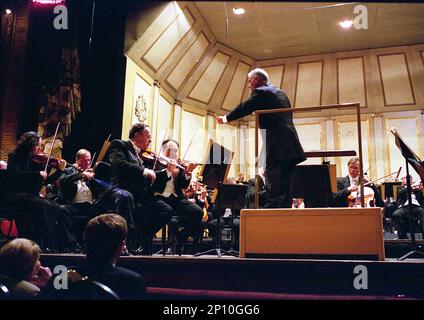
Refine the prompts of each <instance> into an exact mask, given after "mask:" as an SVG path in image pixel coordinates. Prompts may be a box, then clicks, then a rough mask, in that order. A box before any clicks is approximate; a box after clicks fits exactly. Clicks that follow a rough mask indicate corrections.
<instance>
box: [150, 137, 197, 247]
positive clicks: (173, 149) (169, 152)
mask: <svg viewBox="0 0 424 320" xmlns="http://www.w3.org/2000/svg"><path fill="white" fill-rule="evenodd" d="M178 148H179V144H178V142H177V141H175V140H171V139H168V140H165V141H164V142H163V143H162V150H163V153H164V155H165V157H166V158H169V159H170V161H169V162H168V164H167V167H166V169H163V170H161V171H158V172H157V174H156V181H155V184H154V189H155V194H156V197H157V198H158V199H160V200H162V201H163V202H165V203H166V204H168V205H169V206H170V207H171V208H172V209H173V210H174V214H175V216H176V218H177V220H178V223H176V220H174V219H173V220H172V222H173V223H171V224H170V225H169V232H168V246H169V245H171V241H172V239H173V237H174V236H178V241H177V253H178V254H181V253H182V247H183V245H184V242H185V240H186V239H187V238H188V237H189V236H192V237H193V243H194V244H197V242H198V240H199V238H200V237H201V233H202V217H203V210H202V208H200V207H199V206H198V205H197V204H196V203H194V202H192V201H190V200H188V199H187V197H186V196H185V195H184V194H183V191H182V189H186V188H187V187H188V186H189V185H190V180H191V174H192V171H193V170H194V168H196V166H197V165H196V164H193V163H189V164H188V165H187V167H186V168H184V167H182V166H180V165H179V166H178V167H177V166H176V164H177V162H176V160H177V159H178ZM178 226H181V227H183V230H182V231H181V232H180V233H178V232H177V231H178V230H177V228H178ZM177 234H178V235H177ZM194 247H195V248H194V251H196V246H194Z"/></svg>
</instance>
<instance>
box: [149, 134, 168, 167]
mask: <svg viewBox="0 0 424 320" xmlns="http://www.w3.org/2000/svg"><path fill="white" fill-rule="evenodd" d="M167 134H168V129H166V130H165V134H164V136H163V139H162V142H161V144H160V148H159V152H158V154H157V157H156V159H155V163H154V164H153V169H152V170H153V171H154V170H155V168H156V164H157V163H158V159H159V157H160V153H161V152H162V147H163V142H164V141H165V138H166V135H167Z"/></svg>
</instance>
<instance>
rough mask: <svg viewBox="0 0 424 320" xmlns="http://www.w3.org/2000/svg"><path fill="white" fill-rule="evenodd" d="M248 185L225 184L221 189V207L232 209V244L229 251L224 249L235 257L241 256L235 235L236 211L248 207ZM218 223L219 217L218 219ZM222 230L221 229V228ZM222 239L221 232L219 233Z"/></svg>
mask: <svg viewBox="0 0 424 320" xmlns="http://www.w3.org/2000/svg"><path fill="white" fill-rule="evenodd" d="M247 188H248V186H247V185H246V184H225V183H224V184H223V185H222V189H221V199H220V206H221V208H230V209H231V246H230V250H229V251H224V252H223V253H224V254H228V255H231V256H234V257H238V256H239V254H240V253H239V252H238V251H237V250H235V249H234V248H235V237H234V213H235V210H241V209H244V208H245V207H246V194H247ZM217 225H218V219H217ZM219 231H220V230H219ZM218 237H219V239H221V233H219V234H218Z"/></svg>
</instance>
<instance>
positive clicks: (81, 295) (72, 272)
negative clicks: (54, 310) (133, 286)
mask: <svg viewBox="0 0 424 320" xmlns="http://www.w3.org/2000/svg"><path fill="white" fill-rule="evenodd" d="M56 298H59V299H65V300H120V299H119V296H118V295H117V294H116V293H115V292H114V291H113V290H112V289H111V288H109V287H108V286H106V285H104V284H103V283H101V282H98V281H93V280H90V279H89V278H88V277H87V276H83V275H82V274H81V273H80V269H79V268H78V267H71V268H69V269H68V289H67V290H61V292H60V293H59V295H57V296H56Z"/></svg>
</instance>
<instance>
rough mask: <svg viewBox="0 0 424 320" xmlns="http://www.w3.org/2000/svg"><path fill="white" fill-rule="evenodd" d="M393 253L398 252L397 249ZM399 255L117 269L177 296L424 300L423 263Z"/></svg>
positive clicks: (136, 264) (187, 257)
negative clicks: (220, 294) (219, 294)
mask: <svg viewBox="0 0 424 320" xmlns="http://www.w3.org/2000/svg"><path fill="white" fill-rule="evenodd" d="M392 246H393V247H394V248H396V250H399V253H402V255H403V254H404V253H406V252H408V251H409V248H410V246H409V244H408V241H405V240H388V241H386V247H387V248H390V247H392ZM404 246H405V247H404ZM386 251H387V250H386ZM388 251H389V252H391V251H393V252H394V250H392V249H390V250H388ZM400 256H401V255H399V256H392V257H388V258H386V259H385V260H384V261H369V260H341V259H259V258H239V257H233V256H226V255H224V256H222V257H221V258H219V257H218V256H217V255H215V254H207V255H202V256H199V257H194V256H193V255H191V254H183V255H182V256H178V255H166V256H163V255H162V254H154V255H153V256H128V257H121V259H120V260H119V262H118V265H119V266H123V267H126V268H129V269H131V270H134V271H137V272H139V273H140V274H142V275H143V276H144V278H145V280H146V284H147V286H148V287H151V288H155V289H154V290H156V291H157V290H159V292H162V291H161V290H162V289H161V288H164V290H168V291H169V290H174V291H175V290H180V291H177V292H179V293H178V294H180V293H181V291H182V292H186V291H189V292H202V293H201V294H206V293H205V292H206V291H207V292H209V294H210V292H233V293H236V292H245V293H249V294H252V293H269V294H283V295H284V294H286V295H294V296H296V295H312V296H318V297H319V296H322V297H323V299H326V298H325V297H326V296H328V297H329V296H334V297H358V296H359V297H364V298H367V297H368V298H370V297H378V298H377V299H380V298H384V297H385V298H388V299H392V298H393V299H397V298H399V297H401V298H418V299H424V264H423V263H424V259H419V258H417V257H411V258H408V259H405V260H403V261H398V260H397V258H398V257H400ZM84 259H85V258H84V255H81V254H51V255H46V254H44V255H42V256H41V261H42V263H43V265H46V266H49V267H50V268H51V269H52V270H53V269H54V267H55V266H56V265H65V266H68V267H69V266H81V265H83V264H84ZM358 283H359V284H360V285H359V287H358ZM158 288H159V289H158ZM168 291H167V292H168ZM229 296H230V297H231V294H230V295H229ZM236 296H237V295H236ZM171 297H175V296H173V295H171ZM265 297H267V296H266V295H265ZM197 298H199V297H197ZM277 299H278V298H277Z"/></svg>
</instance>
